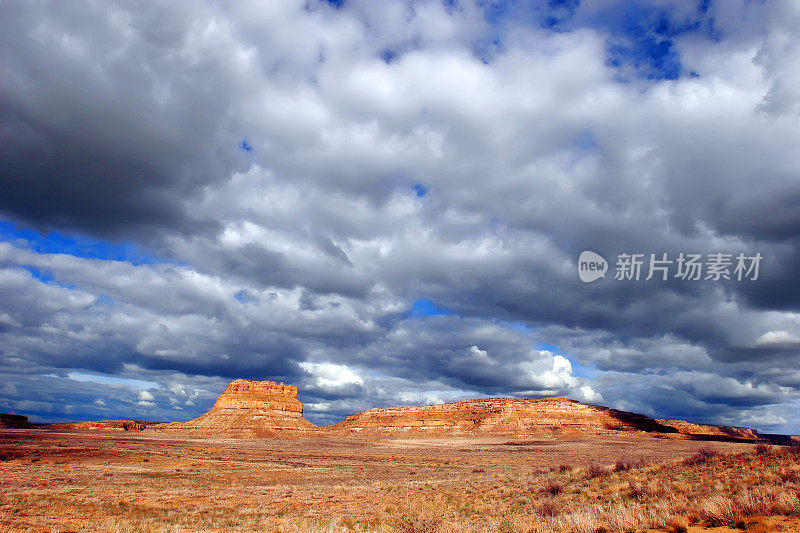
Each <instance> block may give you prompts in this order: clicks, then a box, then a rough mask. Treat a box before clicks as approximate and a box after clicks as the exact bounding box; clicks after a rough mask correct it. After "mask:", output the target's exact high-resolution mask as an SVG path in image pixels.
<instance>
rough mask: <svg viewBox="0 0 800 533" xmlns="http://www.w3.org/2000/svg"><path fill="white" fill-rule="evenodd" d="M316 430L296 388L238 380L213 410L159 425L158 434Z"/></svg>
mask: <svg viewBox="0 0 800 533" xmlns="http://www.w3.org/2000/svg"><path fill="white" fill-rule="evenodd" d="M314 428H316V426H314V424H312V423H311V422H309V421H308V420H306V419H305V418H303V404H302V403H301V402H300V400H298V399H297V387H293V386H291V385H284V384H283V383H280V384H279V383H275V382H274V381H250V380H245V379H237V380H236V381H234V382H232V383H230V384H229V385H228V386H227V388H226V389H225V391H224V392H223V393H222V394H221V395H220V397H219V398H217V401H216V403H215V404H214V407H213V408H212V409H211V410H210V411H208V412H207V413H205V414H204V415H202V416H200V417H198V418H195V419H194V420H190V421H188V422H173V423H171V424H159V425H157V426H154V429H156V430H159V431H167V432H171V431H185V430H189V431H193V432H198V433H200V434H208V435H216V436H224V437H267V436H272V435H277V434H296V433H301V432H308V431H311V430H313V429H314Z"/></svg>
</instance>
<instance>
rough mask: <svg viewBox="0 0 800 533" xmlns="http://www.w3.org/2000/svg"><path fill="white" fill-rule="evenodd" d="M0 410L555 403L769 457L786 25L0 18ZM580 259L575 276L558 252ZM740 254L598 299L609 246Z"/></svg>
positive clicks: (686, 9) (300, 4)
mask: <svg viewBox="0 0 800 533" xmlns="http://www.w3.org/2000/svg"><path fill="white" fill-rule="evenodd" d="M0 28H2V30H3V31H2V32H0V217H2V219H1V220H0V237H2V239H1V240H0V374H1V375H2V387H0V410H3V411H11V412H18V413H21V414H28V415H31V416H33V417H34V418H36V419H39V420H64V419H96V418H112V417H117V418H145V419H159V420H168V419H188V418H190V417H193V416H196V415H198V414H199V413H201V412H203V411H204V410H205V409H207V408H208V407H209V406H210V404H211V403H212V402H213V399H214V397H215V396H216V394H218V393H219V392H220V391H221V390H222V388H223V387H224V386H225V383H226V382H227V381H228V380H230V379H233V378H237V377H244V378H252V379H276V380H280V381H286V382H290V383H293V384H297V385H298V386H299V387H300V391H301V392H300V395H301V399H302V400H303V401H304V402H305V403H306V404H307V414H308V416H309V418H310V419H312V420H313V421H317V422H325V423H327V422H335V421H337V420H340V419H341V418H342V417H343V416H346V415H347V414H350V413H352V412H354V411H356V410H360V409H364V408H369V407H376V406H384V405H402V404H420V403H431V402H440V401H451V400H457V399H463V398H468V397H488V396H518V397H531V396H533V397H535V396H547V395H564V396H569V397H573V398H576V399H579V400H582V401H587V402H592V403H599V404H605V405H611V406H614V407H619V408H626V409H632V410H637V411H641V412H645V413H648V414H651V415H654V416H659V417H670V418H679V417H680V418H687V419H691V420H696V421H707V422H719V423H726V424H742V425H750V426H753V427H757V428H759V429H765V430H774V431H788V432H795V433H797V432H798V431H800V429H799V428H800V419H798V418H797V415H795V414H794V413H795V412H796V406H797V405H798V392H800V282H798V280H797V276H796V273H797V272H798V271H799V269H800V241H798V235H800V150H799V149H798V148H800V146H798V143H800V122H798V118H800V91H798V90H797V89H796V87H798V83H797V81H798V80H799V79H800V66H798V64H797V61H796V57H797V52H798V47H800V31H798V29H797V28H800V9H798V7H797V5H796V3H793V2H790V1H788V0H787V1H778V2H770V3H757V2H747V1H731V2H724V3H723V2H698V3H692V2H677V1H675V2H672V1H664V0H652V1H648V2H636V3H631V2H610V3H609V2H594V1H584V2H529V3H506V2H494V3H492V2H489V3H487V2H478V3H471V2H438V1H419V2H386V3H381V4H380V5H378V4H376V3H374V2H366V1H365V2H357V1H347V2H330V3H329V2H317V1H310V0H309V1H290V0H287V1H280V2H268V3H263V2H236V3H233V4H220V3H216V2H203V3H183V2H173V3H170V4H168V5H167V4H158V3H136V4H129V3H125V2H99V3H88V4H81V5H78V4H73V3H68V2H45V1H42V2H27V3H4V4H2V5H0ZM583 250H592V251H595V252H597V253H599V254H601V255H602V256H604V257H605V258H606V259H608V260H609V262H610V269H611V270H610V271H609V273H608V274H607V276H606V278H605V279H601V280H598V281H596V282H594V283H591V284H585V283H582V282H581V281H580V279H579V278H578V276H577V258H578V255H579V254H580V252H581V251H583ZM681 252H686V253H698V254H704V255H707V254H712V253H719V252H723V253H730V254H738V253H740V252H741V253H745V254H747V255H748V256H752V255H754V254H756V253H759V254H761V256H762V257H763V261H762V263H761V269H760V272H759V277H758V279H757V280H744V281H738V280H736V279H731V280H718V281H715V280H700V281H686V280H680V279H676V278H674V277H673V278H670V279H669V280H667V281H662V280H660V279H658V278H657V279H651V280H649V281H645V280H640V281H622V280H615V279H613V278H614V268H615V265H614V259H615V258H616V257H617V256H618V254H620V253H643V254H646V255H647V256H649V254H651V253H652V254H657V255H659V256H660V255H661V254H663V253H666V254H668V255H669V256H670V257H672V258H675V257H677V255H678V254H679V253H681Z"/></svg>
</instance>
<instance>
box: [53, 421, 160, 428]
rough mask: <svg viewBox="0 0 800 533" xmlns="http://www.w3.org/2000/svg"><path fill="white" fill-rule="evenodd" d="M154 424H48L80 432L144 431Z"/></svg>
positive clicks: (98, 422)
mask: <svg viewBox="0 0 800 533" xmlns="http://www.w3.org/2000/svg"><path fill="white" fill-rule="evenodd" d="M148 425H153V423H152V422H145V421H143V420H93V421H91V422H70V423H66V424H47V425H46V426H44V427H46V428H50V429H76V430H79V431H143V430H144V428H146V427H147V426H148Z"/></svg>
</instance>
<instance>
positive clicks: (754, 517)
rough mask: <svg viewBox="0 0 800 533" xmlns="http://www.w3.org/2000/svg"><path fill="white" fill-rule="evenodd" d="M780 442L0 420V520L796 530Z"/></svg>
mask: <svg viewBox="0 0 800 533" xmlns="http://www.w3.org/2000/svg"><path fill="white" fill-rule="evenodd" d="M701 449H702V450H703V453H700V450H701ZM709 450H710V451H713V452H716V453H711V452H710V451H709ZM793 451H794V449H793V448H786V447H770V448H766V447H764V446H763V445H762V446H761V447H759V449H758V451H756V446H755V445H752V444H742V443H725V442H715V443H703V442H698V441H689V440H665V439H653V438H649V437H643V436H639V435H620V436H618V437H615V438H607V437H606V438H601V439H598V438H596V437H592V438H589V439H575V440H561V439H550V440H539V441H521V440H520V441H514V440H511V441H509V440H507V439H505V440H504V439H502V438H482V439H477V438H476V439H468V438H461V439H457V440H455V441H454V440H453V439H419V440H413V441H405V440H394V441H380V440H372V441H368V440H358V439H355V438H350V439H335V440H332V439H324V438H317V437H311V438H299V439H282V438H281V439H249V440H242V439H238V440H233V439H218V438H175V437H172V436H162V435H152V434H145V433H120V432H114V433H112V432H105V433H103V432H95V431H83V432H82V431H75V430H71V431H64V430H19V429H5V430H0V454H2V458H3V462H2V463H0V485H1V488H0V529H2V530H4V531H98V530H100V531H195V530H209V531H229V530H234V531H236V530H238V531H352V530H357V531H404V532H412V531H418V532H422V531H442V532H445V531H509V532H511V531H520V532H524V531H590V532H595V531H603V529H602V528H605V530H607V531H642V530H645V529H646V528H652V529H656V530H664V531H683V529H681V526H690V524H695V526H697V527H693V528H692V529H691V531H700V530H705V529H701V527H700V526H703V527H708V528H711V526H724V525H727V526H731V527H734V528H736V527H738V528H740V529H741V528H745V529H747V530H748V531H780V530H781V529H780V528H781V527H782V528H783V530H784V531H798V530H800V519H799V518H798V513H800V499H798V496H799V495H800V464H798V458H800V455H798V454H795V453H793ZM759 452H760V453H759ZM709 530H712V531H728V529H719V528H711V529H709Z"/></svg>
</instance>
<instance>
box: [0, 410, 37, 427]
mask: <svg viewBox="0 0 800 533" xmlns="http://www.w3.org/2000/svg"><path fill="white" fill-rule="evenodd" d="M31 427H33V425H32V424H31V423H30V422H28V417H27V416H22V415H12V414H8V413H0V428H14V429H26V428H31Z"/></svg>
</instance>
